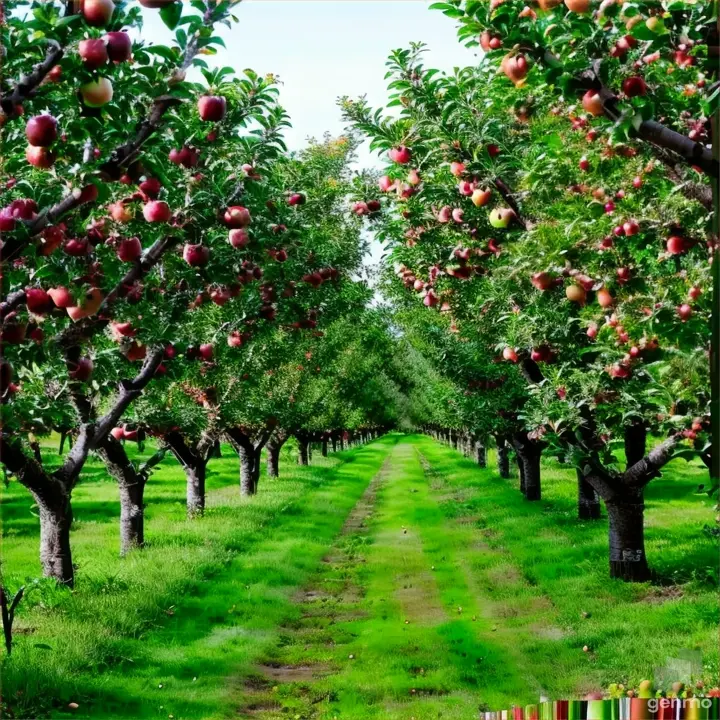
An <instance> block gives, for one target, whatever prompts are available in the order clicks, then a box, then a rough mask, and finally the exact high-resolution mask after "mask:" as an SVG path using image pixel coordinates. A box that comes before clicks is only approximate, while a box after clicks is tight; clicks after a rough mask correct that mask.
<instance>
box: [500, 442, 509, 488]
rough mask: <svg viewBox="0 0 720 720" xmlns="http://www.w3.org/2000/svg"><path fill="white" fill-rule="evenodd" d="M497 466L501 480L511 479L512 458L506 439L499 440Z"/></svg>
mask: <svg viewBox="0 0 720 720" xmlns="http://www.w3.org/2000/svg"><path fill="white" fill-rule="evenodd" d="M497 465H498V473H499V474H500V477H501V478H506V479H507V478H509V477H510V457H509V455H508V445H507V442H505V438H503V437H498V438H497Z"/></svg>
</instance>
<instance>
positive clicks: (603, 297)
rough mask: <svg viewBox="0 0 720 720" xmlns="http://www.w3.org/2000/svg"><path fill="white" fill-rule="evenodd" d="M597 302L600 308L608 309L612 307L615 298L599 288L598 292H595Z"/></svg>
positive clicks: (604, 289) (607, 291)
mask: <svg viewBox="0 0 720 720" xmlns="http://www.w3.org/2000/svg"><path fill="white" fill-rule="evenodd" d="M597 301H598V305H600V307H603V308H609V307H612V305H613V303H614V302H615V298H613V296H612V294H611V293H610V291H609V290H608V289H607V288H600V290H598V291H597Z"/></svg>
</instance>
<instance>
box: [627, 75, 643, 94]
mask: <svg viewBox="0 0 720 720" xmlns="http://www.w3.org/2000/svg"><path fill="white" fill-rule="evenodd" d="M622 91H623V92H624V93H625V94H626V95H627V96H628V97H637V96H638V95H645V94H646V93H647V85H646V83H645V80H643V78H641V77H640V76H639V75H633V76H632V77H629V78H625V80H623V84H622Z"/></svg>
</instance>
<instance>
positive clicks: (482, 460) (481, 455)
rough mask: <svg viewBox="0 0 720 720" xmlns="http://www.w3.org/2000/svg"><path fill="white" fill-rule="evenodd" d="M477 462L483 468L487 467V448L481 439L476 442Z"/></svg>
mask: <svg viewBox="0 0 720 720" xmlns="http://www.w3.org/2000/svg"><path fill="white" fill-rule="evenodd" d="M475 462H477V464H478V466H479V467H481V468H485V467H487V449H486V447H485V445H483V444H482V443H481V442H480V441H479V440H477V441H476V442H475Z"/></svg>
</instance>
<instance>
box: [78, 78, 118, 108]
mask: <svg viewBox="0 0 720 720" xmlns="http://www.w3.org/2000/svg"><path fill="white" fill-rule="evenodd" d="M80 94H81V95H82V99H83V102H84V103H85V104H86V105H87V106H88V107H92V108H99V107H102V106H103V105H106V104H107V103H109V102H110V101H111V100H112V98H113V86H112V83H111V82H110V81H109V80H108V79H107V78H98V79H97V80H91V81H90V82H88V83H85V84H84V85H83V86H81V88H80Z"/></svg>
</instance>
